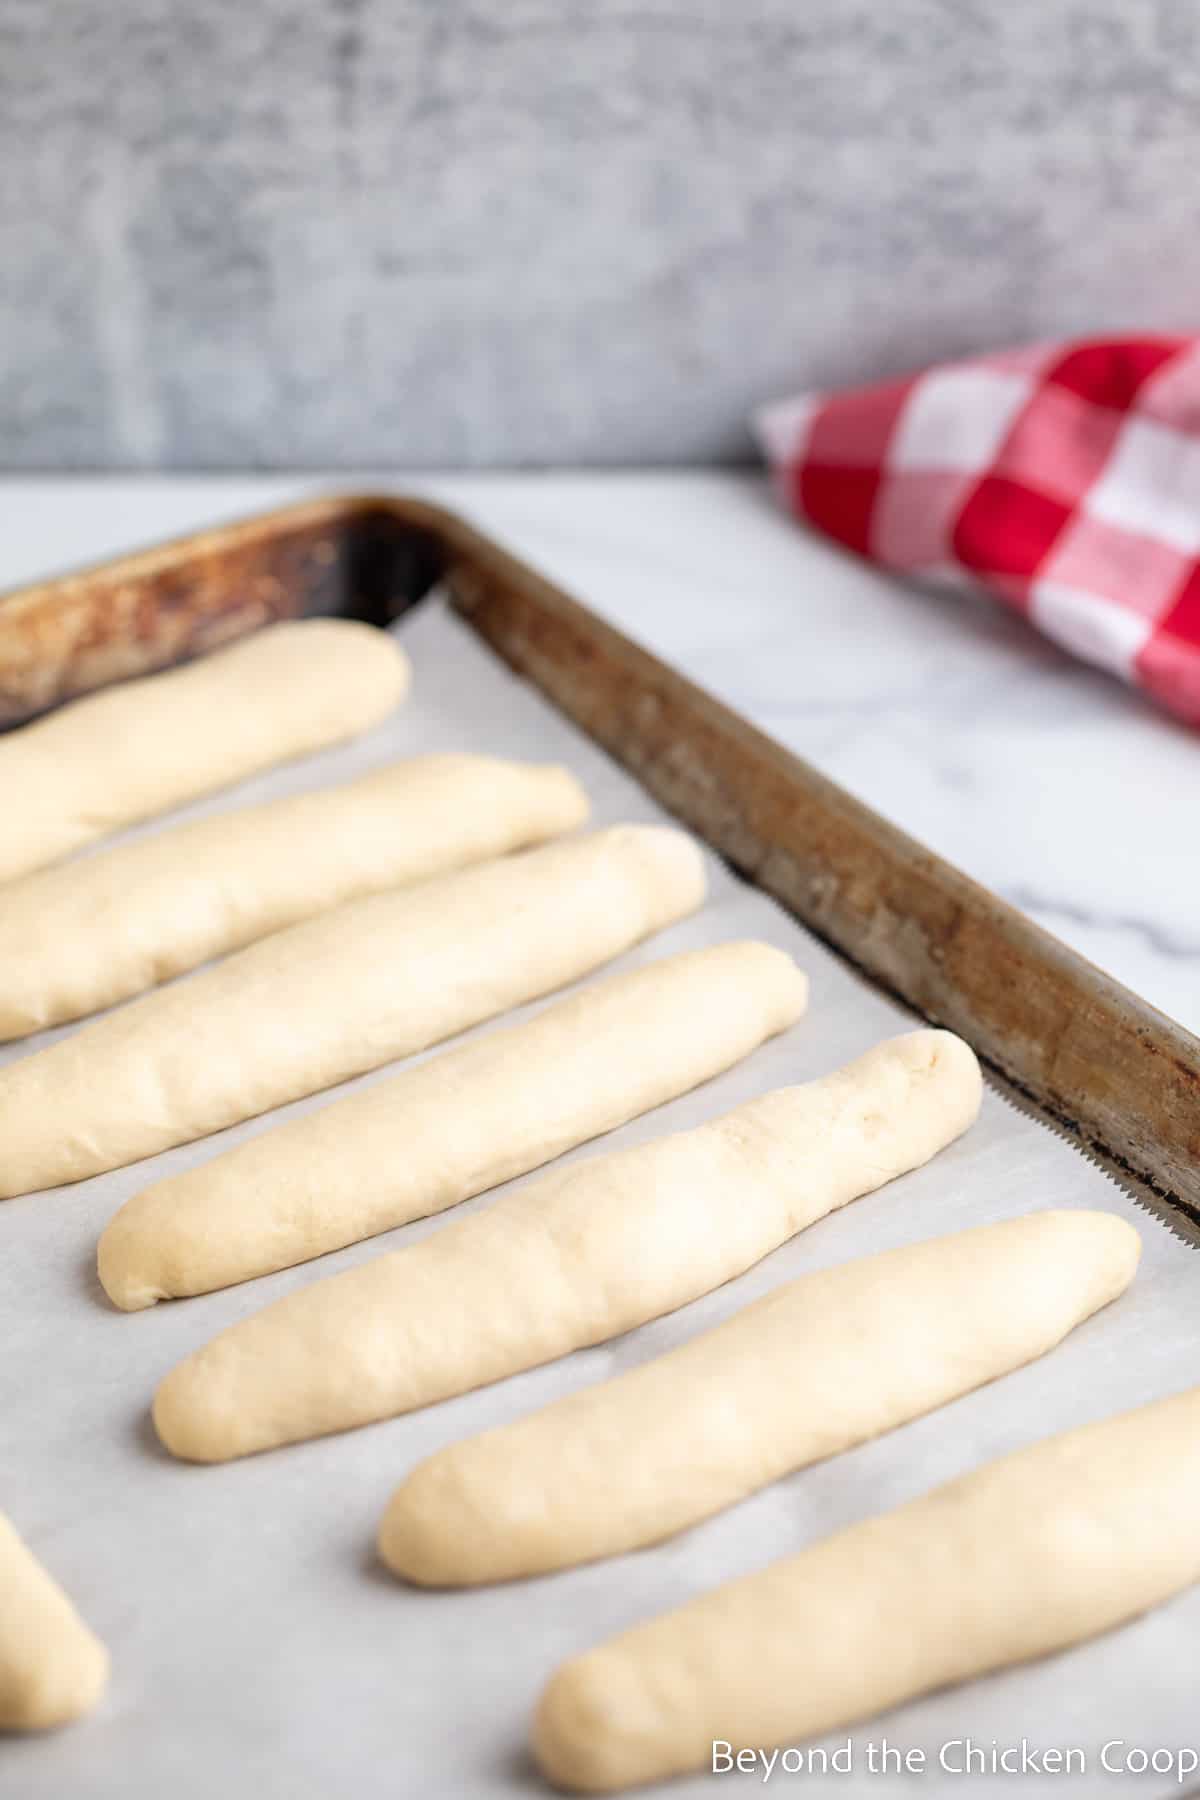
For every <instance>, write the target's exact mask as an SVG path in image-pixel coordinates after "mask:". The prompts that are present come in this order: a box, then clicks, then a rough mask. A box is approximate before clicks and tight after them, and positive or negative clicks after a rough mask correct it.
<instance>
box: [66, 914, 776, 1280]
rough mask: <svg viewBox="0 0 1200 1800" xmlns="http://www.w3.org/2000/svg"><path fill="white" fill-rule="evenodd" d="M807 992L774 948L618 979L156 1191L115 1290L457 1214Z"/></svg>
mask: <svg viewBox="0 0 1200 1800" xmlns="http://www.w3.org/2000/svg"><path fill="white" fill-rule="evenodd" d="M807 995H808V982H807V981H806V979H805V977H804V976H803V975H802V974H801V973H800V971H799V969H797V968H796V966H795V964H794V963H793V962H792V960H791V958H790V957H789V956H786V955H785V954H784V952H783V951H782V950H773V949H771V947H770V946H769V945H767V944H754V943H741V944H718V945H716V946H715V947H713V948H711V949H708V950H691V951H687V952H685V953H684V954H683V955H682V956H672V957H667V958H666V959H665V960H664V961H662V962H657V963H651V964H650V966H649V967H648V968H644V969H636V970H634V971H633V972H632V973H630V974H626V975H614V976H612V977H610V979H609V980H607V981H601V982H597V983H596V984H595V985H594V986H593V987H589V988H586V989H585V990H584V991H583V992H582V993H581V994H575V995H573V996H572V997H571V998H570V999H567V1000H560V1001H558V1002H556V1003H555V1004H554V1005H552V1006H548V1007H547V1008H546V1009H545V1011H544V1012H541V1013H539V1014H538V1016H537V1017H536V1018H534V1019H530V1020H528V1021H526V1022H525V1023H524V1024H521V1025H512V1026H509V1027H508V1028H507V1029H505V1030H501V1031H494V1032H490V1033H489V1034H488V1035H487V1036H486V1037H482V1038H475V1039H472V1040H471V1041H470V1042H469V1043H466V1044H463V1045H461V1046H460V1047H459V1048H458V1049H455V1050H447V1051H443V1052H442V1054H441V1055H440V1056H435V1057H431V1058H430V1059H429V1061H428V1062H424V1063H421V1064H419V1065H418V1066H417V1067H416V1068H415V1069H408V1070H406V1071H405V1072H404V1073H403V1074H401V1075H397V1076H396V1077H395V1078H394V1079H393V1080H390V1081H385V1082H381V1083H380V1084H379V1085H378V1086H377V1087H372V1088H368V1089H367V1090H366V1091H365V1092H364V1093H360V1094H353V1095H350V1096H349V1097H348V1098H347V1099H345V1100H339V1101H335V1102H334V1103H333V1104H332V1105H331V1106H327V1107H324V1108H323V1109H322V1110H321V1111H319V1112H313V1113H308V1114H306V1115H305V1116H303V1117H301V1118H298V1119H294V1120H292V1121H290V1122H289V1123H288V1124H286V1125H281V1126H279V1127H278V1128H277V1129H276V1130H274V1131H268V1132H264V1133H263V1135H262V1136H261V1137H257V1138H253V1139H251V1140H250V1142H249V1143H246V1144H241V1145H239V1146H238V1148H237V1149H236V1150H231V1151H229V1152H228V1153H227V1154H226V1155H224V1156H218V1157H214V1158H213V1160H212V1161H211V1162H207V1163H203V1164H202V1165H201V1166H200V1167H199V1168H197V1169H189V1170H187V1171H186V1172H185V1173H184V1174H182V1175H175V1176H172V1177H169V1178H168V1179H167V1180H166V1181H161V1182H159V1183H157V1185H156V1186H154V1187H151V1188H147V1189H145V1191H144V1192H143V1193H141V1194H137V1195H135V1196H134V1198H133V1199H132V1200H129V1201H128V1202H127V1203H126V1204H125V1205H124V1206H123V1207H122V1208H121V1210H120V1211H119V1212H118V1213H117V1214H116V1216H115V1218H114V1219H113V1220H112V1222H111V1224H110V1225H109V1227H108V1229H107V1230H106V1231H105V1233H104V1235H103V1236H102V1238H101V1239H100V1249H99V1266H100V1279H101V1281H102V1282H103V1284H104V1287H105V1289H106V1291H107V1293H108V1295H109V1297H110V1298H111V1299H112V1300H114V1301H115V1302H116V1304H117V1305H118V1306H120V1307H123V1308H124V1309H125V1310H127V1311H132V1310H134V1309H135V1308H137V1307H141V1306H151V1305H153V1303H154V1302H155V1301H156V1300H163V1299H166V1298H168V1297H169V1296H171V1295H176V1294H199V1293H206V1292H208V1291H209V1290H210V1289H212V1288H215V1287H224V1286H227V1285H228V1284H229V1283H230V1282H234V1281H246V1280H248V1279H249V1278H250V1277H251V1276H253V1275H265V1274H267V1273H269V1272H270V1271H271V1270H273V1269H282V1268H286V1267H287V1266H288V1265H289V1264H290V1263H297V1262H303V1261H305V1259H306V1258H308V1257H311V1256H320V1255H321V1254H322V1252H324V1251H327V1250H336V1249H339V1248H340V1247H341V1246H342V1245H343V1244H352V1243H354V1242H355V1241H356V1240H357V1239H359V1238H364V1237H371V1236H373V1235H374V1234H375V1233H376V1232H380V1231H388V1230H390V1229H391V1228H392V1227H393V1226H395V1225H403V1224H405V1223H406V1222H407V1221H408V1220H410V1219H419V1218H422V1217H423V1216H424V1215H426V1214H427V1213H434V1212H441V1211H442V1210H443V1209H444V1208H445V1207H448V1206H454V1205H456V1204H457V1203H458V1202H459V1201H460V1200H465V1199H467V1198H468V1196H469V1195H471V1194H478V1193H482V1191H483V1190H484V1189H485V1188H489V1187H494V1186H495V1185H496V1184H497V1183H498V1182H501V1181H508V1180H510V1179H511V1178H512V1177H513V1176H514V1175H523V1174H524V1173H525V1172H526V1171H527V1170H528V1169H533V1168H536V1167H537V1166H538V1164H539V1163H544V1162H549V1161H550V1159H551V1158H552V1157H554V1156H558V1155H560V1154H561V1152H562V1151H564V1150H568V1149H570V1148H571V1147H572V1146H573V1145H575V1144H581V1143H583V1142H584V1141H585V1139H587V1138H591V1137H596V1136H598V1135H599V1133H600V1132H602V1131H611V1130H612V1129H613V1127H614V1126H617V1125H621V1124H623V1123H624V1122H625V1121H626V1120H627V1119H632V1118H634V1117H635V1116H636V1115H637V1114H638V1113H643V1112H648V1111H649V1110H650V1108H651V1107H654V1106H660V1105H661V1104H662V1103H663V1102H664V1101H665V1100H670V1099H672V1098H673V1097H674V1096H675V1095H676V1094H681V1093H684V1092H686V1090H687V1089H688V1088H692V1087H695V1086H697V1085H698V1084H699V1083H700V1082H702V1081H706V1080H707V1079H708V1078H709V1076H711V1075H715V1074H717V1073H718V1071H719V1070H721V1069H725V1068H728V1067H729V1066H730V1064H731V1063H735V1062H737V1061H738V1060H739V1059H740V1058H741V1057H743V1056H747V1055H748V1054H749V1053H750V1051H751V1050H753V1049H754V1048H755V1047H756V1046H757V1045H758V1044H761V1043H762V1041H763V1040H764V1038H767V1037H771V1036H773V1035H774V1033H776V1032H777V1031H783V1030H784V1029H785V1028H786V1027H787V1026H788V1025H791V1024H793V1023H794V1022H795V1020H796V1019H798V1018H799V1016H800V1014H801V1013H802V1012H803V1010H804V1006H805V1002H806V999H807Z"/></svg>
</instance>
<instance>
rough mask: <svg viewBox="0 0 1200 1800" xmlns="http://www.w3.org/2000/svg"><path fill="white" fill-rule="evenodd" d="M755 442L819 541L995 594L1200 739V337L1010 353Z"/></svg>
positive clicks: (767, 432)
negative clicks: (1194, 728)
mask: <svg viewBox="0 0 1200 1800" xmlns="http://www.w3.org/2000/svg"><path fill="white" fill-rule="evenodd" d="M755 423H756V425H757V428H758V432H759V435H760V438H761V441H762V444H763V447H764V449H765V451H766V454H767V458H768V461H769V462H770V464H771V467H772V470H773V472H774V474H775V477H776V480H777V483H778V485H779V488H780V491H781V493H782V495H783V497H784V500H785V502H786V504H787V505H788V506H789V507H790V508H791V509H792V510H793V511H794V512H796V513H797V514H798V515H799V516H800V517H801V518H803V519H805V520H806V521H807V522H808V524H810V525H812V526H814V527H815V528H816V529H817V530H819V531H823V532H825V533H827V534H828V536H830V537H831V538H836V539H837V541H838V542H839V543H841V544H844V545H845V546H846V547H847V548H848V549H851V550H854V551H856V552H857V553H858V554H859V555H860V556H864V557H868V558H869V559H870V560H871V561H873V562H877V563H880V564H882V566H883V567H884V568H887V569H895V570H898V571H900V572H902V573H904V574H906V575H909V576H913V577H916V578H918V579H921V580H925V581H928V580H934V581H936V582H937V583H938V584H939V585H942V586H945V585H949V586H951V587H960V588H963V587H969V586H972V587H973V586H983V587H985V588H987V589H989V590H991V591H992V592H993V593H995V594H997V595H999V597H1000V598H1001V599H1003V600H1005V601H1007V602H1008V603H1009V605H1011V606H1014V607H1016V608H1017V609H1018V610H1019V611H1021V612H1024V613H1026V614H1028V616H1029V618H1030V619H1031V620H1032V621H1033V623H1034V624H1035V625H1037V626H1039V627H1040V629H1041V630H1042V631H1044V632H1045V634H1046V635H1047V637H1051V638H1053V639H1054V640H1055V641H1056V642H1057V643H1059V644H1062V645H1065V647H1066V648H1067V649H1068V650H1071V651H1073V652H1074V653H1075V654H1076V655H1077V656H1080V657H1083V658H1085V659H1086V660H1087V661H1088V662H1092V663H1096V664H1098V665H1099V666H1100V667H1101V668H1105V669H1110V670H1112V671H1113V672H1114V673H1115V674H1118V675H1120V676H1123V677H1124V679H1125V680H1126V681H1131V682H1134V683H1136V684H1137V685H1138V686H1139V687H1141V688H1144V689H1146V691H1147V692H1149V693H1151V694H1153V695H1154V696H1155V698H1156V699H1158V700H1159V701H1160V702H1161V703H1162V704H1163V705H1164V706H1167V707H1169V708H1170V709H1171V710H1172V711H1173V712H1175V713H1178V714H1179V715H1181V716H1182V717H1183V718H1185V719H1187V720H1189V721H1190V722H1192V723H1193V724H1194V723H1200V338H1191V337H1147V338H1132V337H1123V338H1107V339H1101V340H1094V341H1088V342H1086V343H1071V344H1049V345H1040V346H1038V347H1036V348H1033V349H1026V350H1015V351H1004V352H1001V353H999V354H997V355H991V356H979V357H973V358H971V359H970V360H968V361H965V362H957V363H947V364H945V365H943V366H941V367H938V368H934V369H928V370H926V371H924V372H923V373H922V374H919V375H913V376H909V377H908V378H907V379H905V380H901V381H891V382H886V383H884V384H883V385H881V386H878V387H869V388H858V389H855V390H847V391H844V392H841V393H827V394H811V395H807V396H804V397H803V398H801V399H798V400H787V401H782V402H780V403H778V404H776V405H773V406H767V407H764V408H763V409H762V410H761V411H760V412H759V414H758V415H757V418H756V421H755Z"/></svg>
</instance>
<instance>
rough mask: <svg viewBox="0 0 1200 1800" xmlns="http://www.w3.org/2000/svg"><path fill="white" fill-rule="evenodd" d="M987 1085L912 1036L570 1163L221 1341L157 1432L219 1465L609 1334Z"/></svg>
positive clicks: (887, 1162)
mask: <svg viewBox="0 0 1200 1800" xmlns="http://www.w3.org/2000/svg"><path fill="white" fill-rule="evenodd" d="M543 854H544V853H543ZM979 1095H980V1080H979V1069H978V1066H977V1064H976V1062H975V1058H974V1056H973V1055H972V1054H971V1052H970V1050H969V1049H968V1048H967V1046H966V1045H965V1044H963V1043H961V1042H960V1041H959V1040H958V1039H957V1038H955V1037H952V1036H951V1035H950V1034H949V1033H948V1032H940V1031H918V1032H914V1033H912V1034H911V1035H909V1036H907V1037H901V1038H893V1039H892V1040H891V1041H890V1042H888V1043H885V1044H880V1045H877V1046H876V1048H875V1049H874V1050H871V1051H869V1052H868V1054H867V1055H866V1056H864V1057H861V1058H860V1059H859V1060H858V1061H857V1062H854V1063H851V1064H849V1066H848V1067H846V1068H844V1069H840V1070H839V1071H838V1072H837V1073H836V1074H834V1075H829V1076H826V1077H825V1078H824V1079H823V1080H821V1081H814V1082H811V1083H810V1084H808V1085H807V1086H805V1087H794V1088H780V1089H778V1090H777V1091H776V1092H774V1093H771V1094H766V1095H764V1096H763V1097H762V1098H761V1099H758V1100H752V1101H750V1102H749V1104H748V1105H745V1106H740V1107H738V1108H737V1109H736V1110H735V1111H734V1112H731V1113H727V1114H726V1115H725V1117H724V1118H720V1119H715V1120H713V1121H712V1122H710V1123H709V1124H707V1125H701V1126H699V1127H698V1128H697V1129H695V1130H693V1131H684V1132H680V1133H678V1134H677V1135H675V1136H673V1137H666V1138H659V1139H658V1140H657V1141H655V1142H653V1143H650V1144H643V1145H641V1146H639V1147H638V1148H637V1149H634V1150H625V1151H620V1152H618V1153H617V1154H615V1155H611V1156H601V1157H596V1158H594V1159H593V1160H592V1161H591V1162H586V1163H582V1164H580V1165H578V1166H577V1167H574V1168H568V1169H562V1170H559V1171H558V1172H556V1173H555V1174H552V1175H548V1176H545V1177H544V1178H543V1179H542V1180H540V1181H538V1182H535V1183H533V1184H532V1185H531V1186H529V1187H527V1188H524V1189H522V1190H521V1191H520V1192H518V1193H516V1194H513V1195H509V1196H506V1197H505V1198H504V1199H502V1200H499V1201H497V1202H496V1204H495V1205H494V1206H493V1207H491V1208H490V1209H489V1210H488V1211H486V1212H481V1213H477V1214H476V1215H475V1216H474V1217H472V1218H469V1219H462V1220H458V1221H456V1222H455V1223H454V1224H451V1225H446V1226H443V1227H442V1229H441V1230H440V1231H438V1232H435V1233H433V1235H432V1236H430V1237H427V1238H425V1239H424V1240H423V1241H422V1242H421V1243H419V1244H414V1245H412V1246H411V1248H409V1249H406V1250H398V1251H395V1252H393V1253H392V1254H391V1255H388V1256H380V1257H376V1258H375V1260H374V1261H372V1262H368V1263H365V1264H364V1265H363V1266H362V1267H361V1268H357V1269H351V1270H348V1271H347V1272H346V1273H344V1274H340V1275H334V1276H330V1277H328V1278H326V1279H325V1280H324V1281H317V1282H314V1283H313V1284H312V1285H311V1286H310V1287H306V1288H301V1289H299V1290H298V1291H297V1292H296V1293H293V1294H289V1295H288V1296H287V1297H286V1298H285V1299H283V1300H279V1301H276V1302H275V1304H274V1305H273V1306H268V1307H266V1308H265V1309H264V1310H263V1311H262V1312H260V1313H257V1314H254V1315H252V1316H251V1317H250V1318H248V1319H244V1320H242V1321H241V1323H240V1324H237V1325H234V1326H232V1327H230V1329H229V1330H227V1331H224V1332H222V1333H221V1334H220V1335H219V1336H218V1337H216V1338H214V1339H213V1341H212V1342H211V1343H210V1344H208V1345H206V1346H205V1348H204V1349H202V1350H199V1351H197V1352H196V1353H195V1354H194V1355H192V1356H190V1357H188V1358H187V1360H186V1361H184V1362H182V1363H180V1364H179V1366H178V1367H177V1368H175V1369H173V1370H172V1371H171V1373H170V1374H169V1375H168V1376H167V1377H166V1379H165V1381H163V1383H162V1384H161V1386H160V1387H159V1390H158V1394H157V1397H156V1399H155V1403H154V1419H155V1424H156V1425H157V1427H158V1434H159V1436H160V1438H161V1439H162V1441H163V1443H164V1444H165V1445H166V1446H167V1449H168V1450H172V1451H174V1453H175V1454H176V1455H177V1456H183V1457H188V1458H190V1459H191V1460H193V1461H196V1462H221V1461H224V1460H225V1459H226V1458H228V1457H232V1456H244V1455H246V1454H247V1453H248V1452H250V1451H252V1450H267V1449H270V1448H271V1447H272V1446H274V1445H276V1444H287V1443H293V1442H296V1441H297V1440H299V1439H302V1438H311V1437H318V1436H320V1435H321V1434H322V1433H323V1432H327V1431H343V1430H346V1429H347V1428H348V1427H351V1426H355V1425H367V1424H370V1423H371V1421H372V1420H375V1419H386V1418H389V1417H391V1416H392V1415H393V1414H395V1413H402V1412H408V1411H410V1410H411V1409H412V1408H414V1407H417V1406H428V1405H429V1404H430V1403H431V1402H432V1401H435V1400H445V1399H448V1398H449V1397H450V1396H451V1395H452V1394H462V1393H465V1392H466V1391H467V1390H468V1389H469V1388H475V1387H480V1386H482V1385H483V1384H484V1383H485V1382H489V1381H498V1380H500V1379H501V1378H502V1377H503V1376H505V1375H514V1374H516V1373H517V1372H518V1371H519V1370H521V1369H529V1368H532V1367H533V1366H534V1365H535V1364H537V1363H543V1362H549V1361H550V1360H551V1359H552V1358H553V1357H557V1356H565V1355H566V1353H567V1352H568V1351H569V1350H577V1349H579V1348H581V1347H582V1346H583V1345H585V1344H598V1343H601V1342H603V1340H604V1339H606V1338H611V1337H616V1336H617V1335H618V1333H620V1332H622V1331H629V1330H631V1329H632V1328H633V1327H634V1326H635V1325H642V1324H644V1323H645V1322H646V1321H647V1320H648V1319H655V1318H658V1317H659V1315H660V1314H662V1313H666V1312H672V1311H673V1310H674V1309H675V1308H676V1307H677V1306H683V1305H684V1304H685V1303H686V1302H687V1301H689V1300H695V1299H696V1298H697V1297H698V1296H699V1295H701V1294H706V1293H708V1292H709V1291H710V1290H711V1289H712V1288H715V1287H719V1286H720V1284H721V1283H722V1282H724V1281H728V1280H730V1279H731V1277H733V1276H734V1275H740V1274H741V1273H742V1271H743V1270H744V1269H748V1268H749V1267H750V1266H751V1264H752V1263H756V1262H758V1260H759V1259H760V1257H763V1256H765V1255H766V1254H767V1253H768V1251H771V1250H774V1249H775V1248H776V1247H777V1246H778V1245H779V1244H782V1243H783V1242H784V1241H785V1239H787V1238H790V1237H791V1236H792V1235H793V1234H794V1233H795V1232H797V1231H801V1230H803V1228H804V1227H805V1226H806V1225H811V1224H812V1222H813V1221H814V1219H819V1218H821V1217H823V1216H824V1214H826V1213H828V1212H832V1211H833V1209H834V1208H835V1207H838V1206H844V1205H845V1204H846V1202H847V1201H849V1200H853V1199H855V1198H857V1196H858V1195H859V1194H864V1193H867V1192H869V1191H870V1190H871V1189H872V1188H876V1187H880V1186H882V1184H883V1183H884V1182H885V1181H888V1180H890V1179H891V1177H892V1176H893V1175H898V1174H900V1173H901V1172H902V1171H903V1170H905V1169H911V1168H915V1167H916V1166H917V1164H919V1163H923V1162H925V1161H926V1160H927V1158H929V1157H930V1156H932V1155H933V1154H934V1153H935V1152H936V1151H937V1150H939V1149H941V1147H942V1145H943V1144H945V1143H947V1142H949V1140H950V1139H951V1138H953V1137H956V1136H957V1135H958V1133H959V1132H960V1131H963V1130H964V1129H965V1128H966V1126H967V1125H968V1124H970V1122H971V1120H972V1119H973V1118H974V1116H975V1113H976V1111H977V1109H978V1106H979Z"/></svg>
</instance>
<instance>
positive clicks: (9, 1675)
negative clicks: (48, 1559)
mask: <svg viewBox="0 0 1200 1800" xmlns="http://www.w3.org/2000/svg"><path fill="white" fill-rule="evenodd" d="M107 1680H108V1651H107V1650H106V1649H105V1648H104V1645H103V1644H102V1643H101V1642H100V1640H99V1638H97V1637H95V1636H94V1635H93V1634H92V1632H90V1631H89V1630H88V1628H87V1626H86V1625H85V1624H84V1622H83V1620H82V1619H81V1618H80V1617H79V1614H78V1613H77V1612H76V1611H75V1608H74V1607H73V1606H72V1605H71V1602H70V1601H69V1600H68V1599H67V1596H66V1595H65V1594H64V1593H63V1591H62V1589H61V1588H60V1587H59V1585H58V1583H57V1582H56V1581H53V1580H52V1579H51V1577H50V1576H49V1575H48V1574H47V1573H46V1571H45V1569H43V1567H42V1565H41V1563H40V1562H38V1560H37V1558H36V1557H35V1556H34V1554H33V1552H32V1551H31V1550H30V1549H28V1547H27V1546H26V1545H25V1544H23V1543H22V1542H21V1539H20V1538H19V1537H18V1536H17V1533H16V1532H15V1531H14V1530H13V1527H12V1526H11V1525H10V1524H9V1522H8V1520H7V1519H6V1518H5V1517H4V1515H3V1514H2V1513H0V1731H45V1730H46V1729H47V1728H48V1727H49V1726H51V1725H65V1724H67V1722H68V1721H69V1720H71V1719H77V1718H78V1717H79V1716H80V1714H81V1713H85V1712H90V1710H91V1709H92V1707H93V1706H95V1704H96V1702H97V1700H98V1699H99V1698H100V1695H101V1694H102V1693H103V1691H104V1684H105V1682H106V1681H107Z"/></svg>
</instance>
